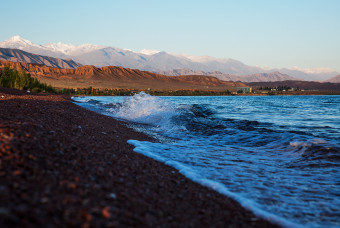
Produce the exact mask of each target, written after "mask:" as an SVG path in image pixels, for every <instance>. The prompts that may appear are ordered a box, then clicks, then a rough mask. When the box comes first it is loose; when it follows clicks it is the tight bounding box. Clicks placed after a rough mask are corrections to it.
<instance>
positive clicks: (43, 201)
mask: <svg viewBox="0 0 340 228" xmlns="http://www.w3.org/2000/svg"><path fill="white" fill-rule="evenodd" d="M48 201H49V199H48V198H47V197H43V198H41V199H40V203H47V202H48Z"/></svg>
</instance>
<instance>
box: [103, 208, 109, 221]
mask: <svg viewBox="0 0 340 228" xmlns="http://www.w3.org/2000/svg"><path fill="white" fill-rule="evenodd" d="M102 215H103V217H104V218H107V219H108V218H110V208H109V207H104V208H103V210H102Z"/></svg>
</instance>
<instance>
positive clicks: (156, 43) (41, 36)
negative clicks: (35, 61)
mask: <svg viewBox="0 0 340 228" xmlns="http://www.w3.org/2000/svg"><path fill="white" fill-rule="evenodd" d="M0 3H1V4H0V5H1V8H2V10H1V13H0V15H1V18H2V23H1V27H2V28H1V32H0V41H3V40H7V39H8V38H10V37H12V36H15V35H19V36H21V37H23V38H25V39H28V40H30V41H32V42H33V43H37V44H47V43H52V42H53V43H54V42H63V43H70V44H74V45H80V44H83V43H92V44H99V45H105V46H113V47H118V48H126V49H131V50H134V51H140V50H142V49H152V50H159V51H166V52H169V53H175V54H181V53H185V54H189V55H195V56H202V55H209V56H213V57H218V58H232V59H236V60H239V61H241V62H243V63H245V64H248V65H252V66H260V67H270V68H282V67H295V66H297V67H300V68H331V69H333V70H336V71H338V72H340V13H339V12H340V0H233V1H231V0H230V1H229V0H205V1H203V0H96V1H94V0H93V1H89V0H81V1H80V0H66V1H64V0H39V1H38V0H30V1H27V0H11V1H9V0H0Z"/></svg>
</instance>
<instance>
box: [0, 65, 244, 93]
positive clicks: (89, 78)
mask: <svg viewBox="0 0 340 228" xmlns="http://www.w3.org/2000/svg"><path fill="white" fill-rule="evenodd" d="M7 64H10V65H11V67H13V68H15V69H23V70H25V71H26V72H28V73H30V74H31V75H32V76H35V77H37V78H38V79H39V80H40V81H42V82H45V83H48V84H51V85H52V86H54V87H62V88H65V87H68V88H78V87H79V88H83V87H88V86H93V87H97V88H124V89H140V90H146V89H152V90H182V89H185V90H214V91H226V90H229V91H236V87H240V86H245V84H243V83H240V82H225V81H221V80H219V79H217V78H214V77H208V76H201V75H191V76H176V77H170V76H166V75H161V74H155V73H152V72H148V71H140V70H136V69H129V68H123V67H115V66H106V67H101V68H98V67H95V66H88V65H86V66H81V67H78V68H77V69H59V68H53V67H49V66H45V65H40V64H28V63H22V62H9V61H0V68H3V67H4V66H6V65H7Z"/></svg>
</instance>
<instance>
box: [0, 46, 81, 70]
mask: <svg viewBox="0 0 340 228" xmlns="http://www.w3.org/2000/svg"><path fill="white" fill-rule="evenodd" d="M0 59H2V60H8V61H12V62H24V63H36V64H43V65H46V66H51V67H56V68H66V69H75V68H77V67H80V66H82V65H81V64H80V63H77V62H75V61H73V60H72V59H66V60H65V59H59V58H53V57H49V56H43V55H36V54H32V53H29V52H26V51H22V50H19V49H11V48H0Z"/></svg>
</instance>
